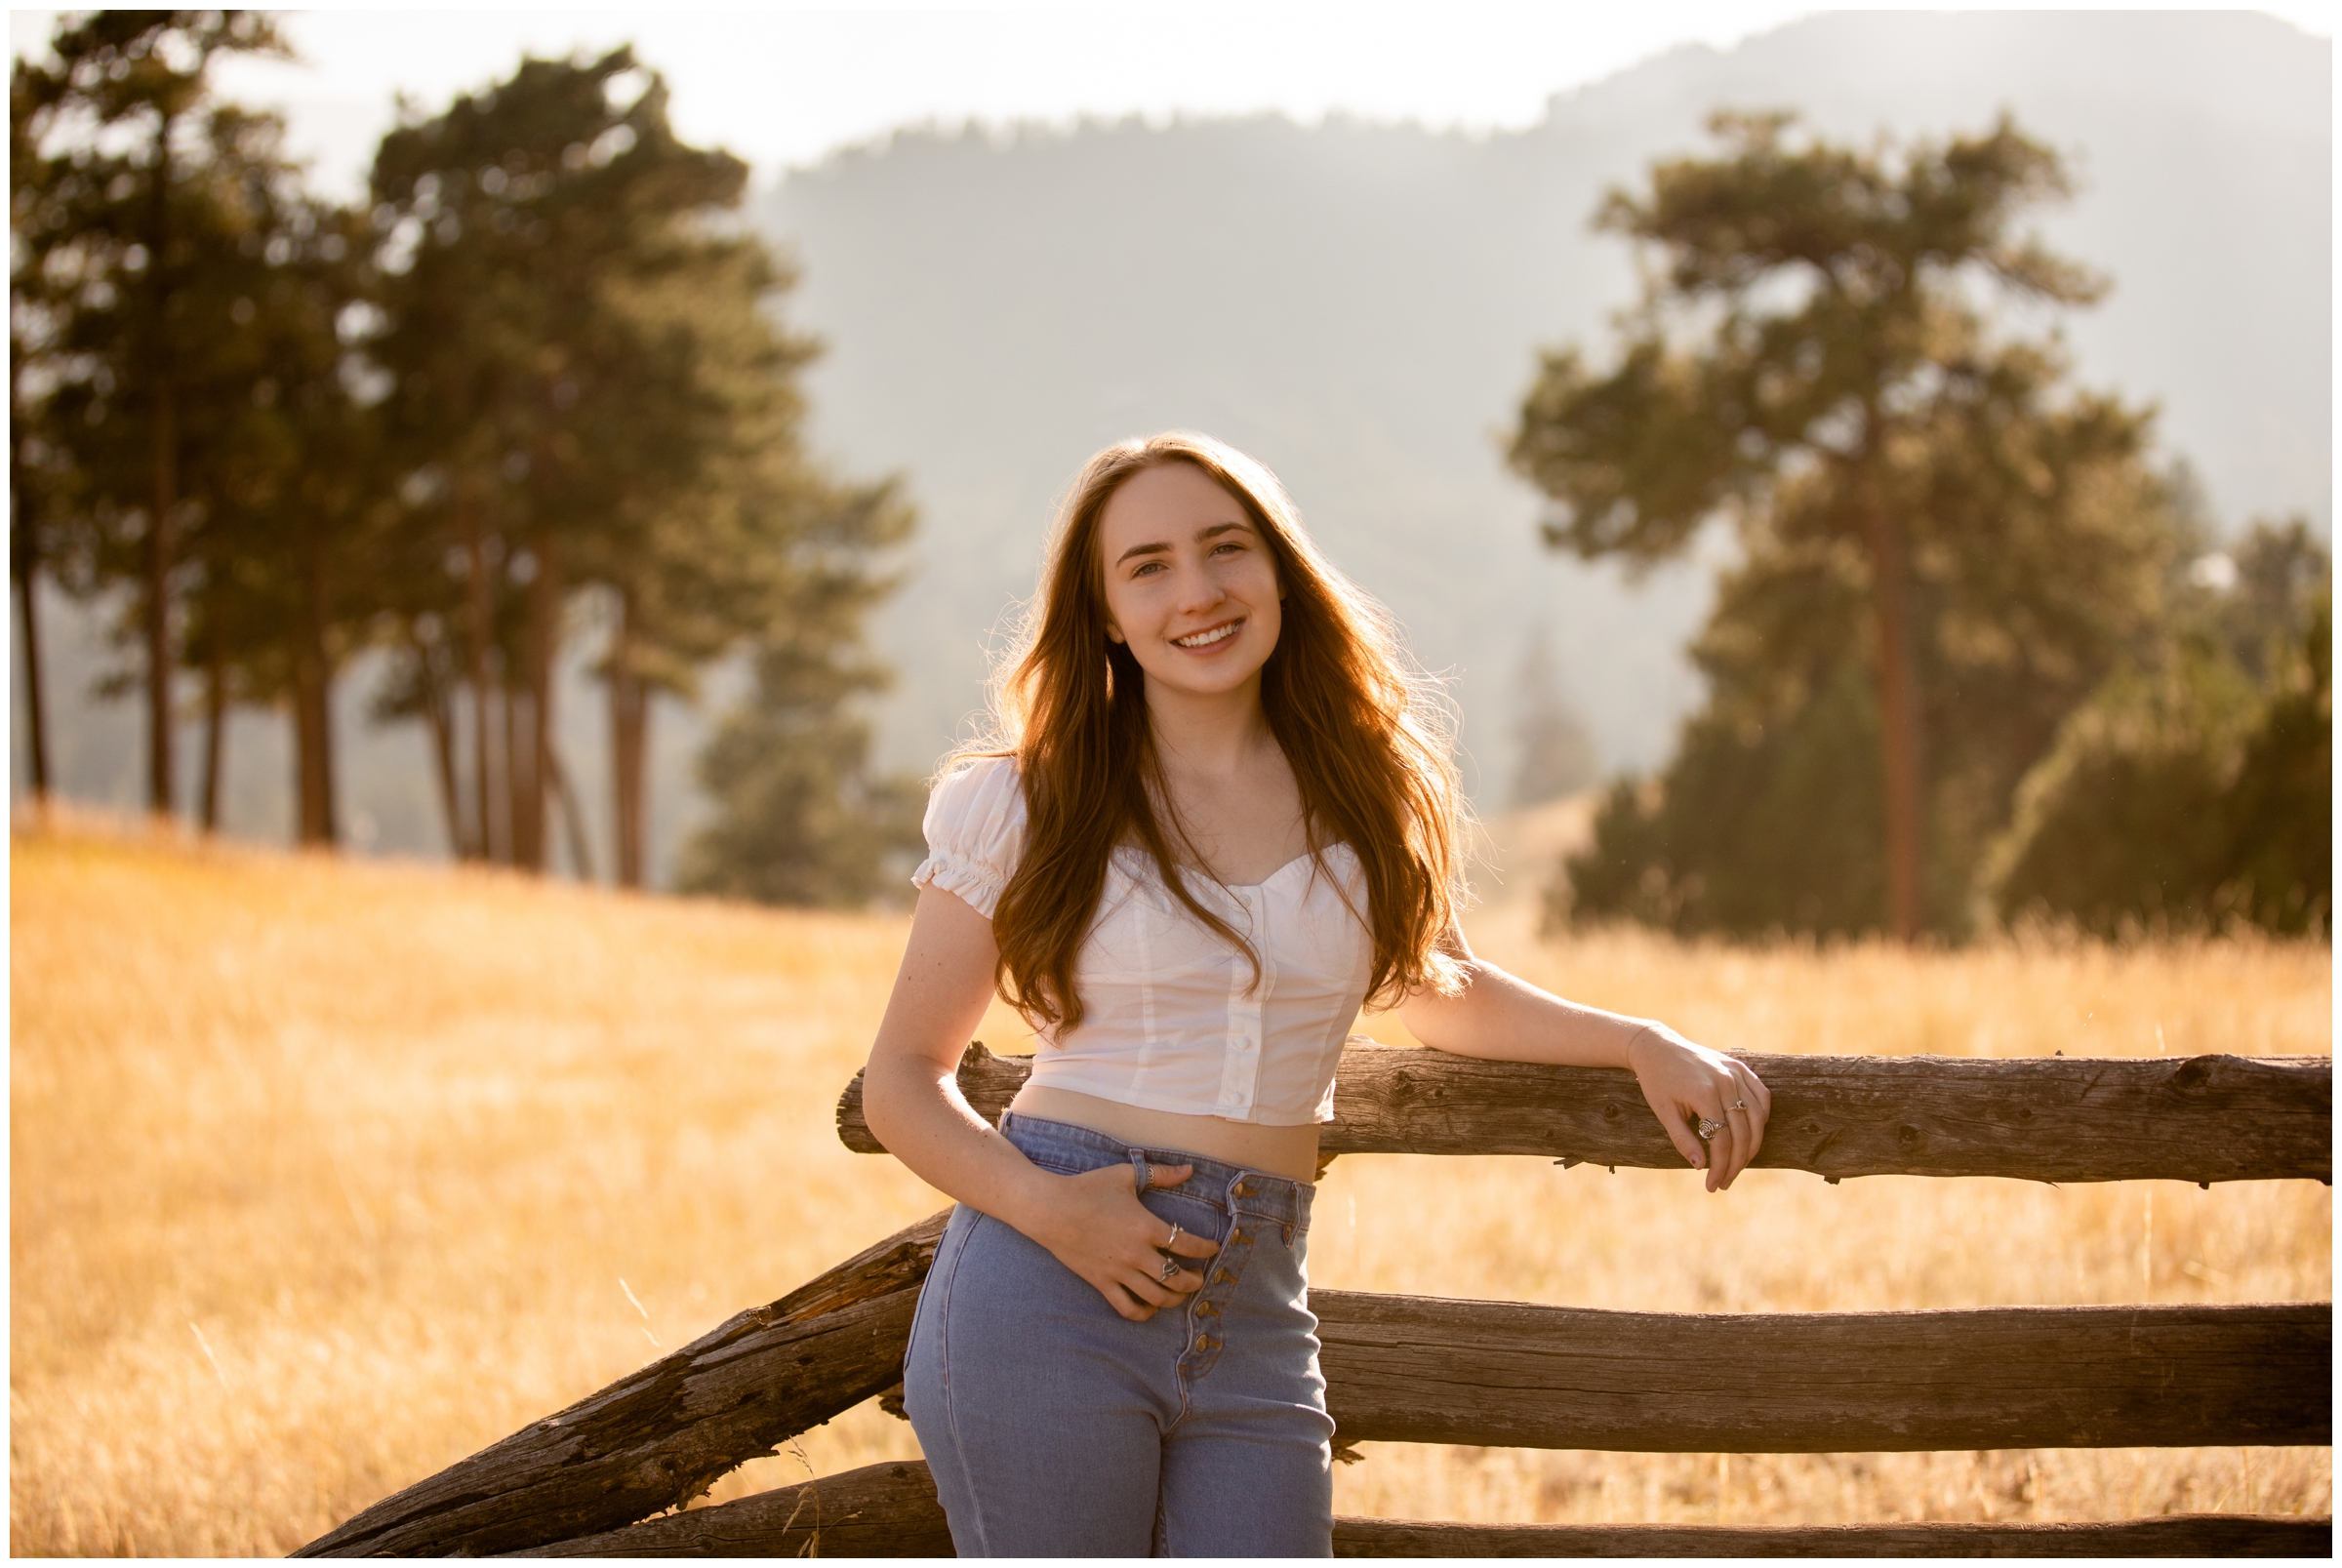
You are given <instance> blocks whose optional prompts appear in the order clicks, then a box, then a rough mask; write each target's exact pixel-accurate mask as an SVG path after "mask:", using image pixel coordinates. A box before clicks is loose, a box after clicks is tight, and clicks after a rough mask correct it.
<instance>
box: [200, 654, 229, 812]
mask: <svg viewBox="0 0 2342 1568" xmlns="http://www.w3.org/2000/svg"><path fill="white" fill-rule="evenodd" d="M226 757H227V666H226V662H225V661H223V660H222V658H221V657H220V654H219V652H218V650H214V651H213V653H212V656H211V658H209V659H207V660H205V661H204V665H203V806H202V811H203V830H204V831H205V832H207V833H216V832H218V831H220V775H221V773H222V770H223V769H224V768H225V766H226Z"/></svg>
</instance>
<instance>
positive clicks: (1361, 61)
mask: <svg viewBox="0 0 2342 1568" xmlns="http://www.w3.org/2000/svg"><path fill="white" fill-rule="evenodd" d="M1816 9H1818V8H1816V7H1813V6H1808V5H1798V4H1795V3H1792V0H1742V3H1739V4H1714V3H1705V4H1703V3H1676V0H1637V3H1635V4H1622V3H1617V0H1612V3H1610V4H1605V5H1586V4H1557V3H1550V0H1549V3H1546V4H1522V3H1519V0H1513V3H1494V0H1418V3H1415V4H1407V5H1390V4H1381V5H1377V4H1370V3H1353V4H1349V5H1342V6H1329V5H1324V4H1299V3H1292V0H1260V3H1255V4H1250V5H1243V6H1230V5H1210V4H1188V5H1165V4H1136V3H1116V0H1092V3H1089V4H1080V5H1073V4H1058V5H1055V6H1040V5H1028V6H1019V7H1005V6H998V5H989V6H983V5H973V4H965V3H960V4H951V3H945V4H930V5H926V6H919V7H909V6H880V5H871V4H845V5H840V4H834V3H833V4H829V5H821V6H814V5H802V4H787V3H784V4H780V5H769V6H766V7H763V8H761V9H759V10H755V11H705V10H677V9H671V8H660V9H648V8H646V9H640V10H632V11H625V10H581V9H578V8H575V7H568V6H543V7H537V8H530V9H514V10H496V11H486V10H478V11H475V10H464V11H456V10H407V11H395V10H387V11H386V10H379V9H377V10H354V9H327V10H318V11H305V12H293V13H287V14H286V15H285V30H286V31H287V33H288V34H289V35H290V36H291V38H292V40H293V42H294V44H295V46H296V47H297V48H298V49H299V51H300V52H301V56H302V61H303V62H302V63H301V64H298V65H281V64H272V63H260V62H245V61H237V62H233V63H232V64H231V65H230V66H229V67H227V68H225V69H223V70H222V73H221V77H220V86H221V88H222V90H223V91H224V92H225V93H226V94H227V95H228V96H230V97H232V98H235V99H236V100H238V101H243V102H246V103H251V104H254V105H256V106H260V105H268V106H274V107H277V108H280V109H281V110H283V111H284V113H285V114H286V117H287V120H288V125H289V139H290V141H291V142H292V147H293V150H294V152H295V153H296V154H297V155H300V156H303V157H307V158H309V159H311V160H312V161H313V168H314V170H315V173H316V175H317V177H318V181H319V183H320V184H321V185H322V186H324V187H326V188H328V189H331V190H333V191H334V192H335V193H337V194H342V195H349V194H354V193H355V192H356V190H357V189H358V188H359V187H360V185H361V183H362V181H363V180H364V171H365V168H366V165H367V164H368V163H369V162H370V161H371V160H372V157H373V152H374V145H375V142H376V141H377V140H378V139H379V138H380V137H381V135H382V133H383V132H384V129H386V128H387V127H388V125H389V124H390V121H391V117H392V107H391V105H392V101H393V100H394V97H395V96H396V95H397V94H399V93H401V92H404V93H407V94H410V95H412V96H414V97H415V98H416V99H417V100H418V101H421V102H422V104H423V105H424V107H425V108H428V109H436V108H437V107H439V106H440V105H442V104H444V103H445V102H446V101H448V99H449V98H450V97H451V96H452V95H453V94H455V93H456V92H458V91H461V90H464V89H467V88H476V87H481V86H485V85H486V84H487V83H489V82H491V81H493V80H494V79H496V78H497V77H499V76H501V75H504V74H506V73H508V72H509V71H510V70H511V68H512V64H513V62H514V61H515V60H518V59H519V57H520V55H521V54H522V52H523V51H528V52H531V53H534V54H537V55H540V56H563V55H568V54H571V53H572V52H575V51H578V50H601V49H606V48H609V47H611V46H613V45H616V44H619V43H625V42H631V43H633V44H634V45H635V46H636V50H637V54H638V58H640V59H641V60H643V61H644V62H645V63H646V64H649V65H651V66H653V67H655V68H656V69H658V70H660V71H662V72H664V73H665V74H666V79H667V83H668V87H669V89H670V92H671V95H672V97H671V112H672V114H673V117H674V121H675V125H676V128H677V129H678V130H679V131H680V132H681V133H682V134H683V136H684V137H685V138H686V139H687V140H690V141H698V142H701V143H703V144H715V145H720V146H724V147H728V148H730V149H731V150H732V151H734V152H736V153H738V154H740V155H741V156H742V157H745V158H747V160H748V161H749V162H750V163H751V164H752V165H753V166H754V167H755V169H756V173H757V178H758V180H759V181H760V182H770V181H774V180H776V179H778V178H779V176H780V174H781V173H782V172H783V171H784V170H786V169H787V168H790V167H795V166H802V165H805V164H809V163H813V162H816V161H818V160H819V159H821V158H822V157H823V156H824V155H825V154H826V153H828V152H829V151H830V150H831V149H833V148H835V147H838V146H841V145H848V144H851V143H854V142H858V141H868V140H869V139H871V138H873V137H876V136H879V135H882V134H883V133H884V132H886V131H888V130H890V129H892V128H893V127H896V126H899V125H904V124H911V123H918V122H922V121H942V122H944V123H947V124H950V123H957V122H960V121H964V120H970V119H974V120H981V121H987V122H991V123H1002V122H1011V121H1018V120H1045V121H1051V122H1057V123H1064V122H1067V121H1070V120H1072V119H1074V118H1076V117H1078V116H1083V115H1097V116H1107V117H1120V116H1123V115H1127V114H1133V113H1136V114H1142V115H1146V116H1148V117H1150V118H1158V119H1159V118H1163V117H1167V116H1169V115H1171V114H1173V113H1186V114H1193V115H1221V114H1239V113H1246V112H1250V111H1256V110H1264V109H1275V110H1281V111H1283V112H1284V113H1285V114H1287V115H1289V116H1291V117H1292V118H1294V119H1296V120H1300V121H1303V122H1304V123H1309V122H1313V121H1315V120H1317V119H1319V118H1321V117H1322V116H1324V115H1325V114H1327V113H1329V112H1344V113H1349V114H1352V115H1355V116H1358V117H1360V118H1366V119H1377V120H1398V119H1412V120H1417V121H1420V122H1422V123H1424V124H1426V125H1430V126H1434V127H1459V128H1463V129H1467V130H1474V131H1485V130H1491V129H1498V128H1516V127H1521V126H1526V125H1530V124H1533V123H1534V122H1535V121H1536V120H1537V119H1538V117H1539V116H1540V115H1541V114H1542V113H1543V111H1544V107H1545V101H1546V99H1547V98H1548V96H1550V95H1552V94H1554V93H1557V92H1562V91H1566V90H1567V89H1570V88H1573V87H1577V86H1581V85H1583V84H1585V83H1588V82H1592V81H1597V80H1599V79H1600V78H1602V77H1605V76H1608V75H1610V74H1612V73H1613V72H1615V71H1619V70H1622V69H1624V68H1626V67H1628V66H1630V65H1633V64H1635V63H1636V62H1638V61H1640V60H1647V59H1649V58H1650V57H1652V56H1653V55H1657V54H1660V53H1662V52H1664V51H1666V50H1668V49H1671V48H1674V47H1675V46H1676V45H1679V44H1685V43H1706V44H1712V45H1715V46H1716V47H1717V48H1730V47H1731V46H1732V45H1733V44H1736V43H1738V42H1739V41H1740V40H1742V39H1744V38H1747V37H1749V36H1752V35H1753V34H1756V33H1760V32H1765V31H1768V30H1770V29H1771V28H1774V27H1777V26H1779V25H1780V24H1781V23H1783V22H1785V21H1789V20H1794V19H1795V18H1797V17H1799V16H1802V15H1805V14H1807V13H1809V12H1811V11H1813V10H1816ZM2253 9H2262V10H2268V11H2271V12H2274V13H2275V14H2277V15H2279V16H2281V17H2283V18H2285V19H2286V20H2289V21H2292V22H2293V23H2295V24H2296V25H2297V26H2300V27H2302V28H2304V29H2305V30H2308V31H2310V32H2314V33H2317V34H2319V35H2320V36H2322V37H2327V38H2330V37H2331V36H2332V35H2333V27H2332V13H2333V11H2334V9H2335V7H2334V4H2333V0H2285V3H2279V4H2275V5H2267V6H2262V7H2256V8H2253ZM55 17H56V13H55V12H47V11H15V12H11V13H10V16H9V34H10V44H11V49H12V52H21V51H24V50H27V49H39V48H41V47H42V46H43V45H44V44H45V43H46V41H47V39H48V37H49V34H50V32H51V30H52V28H53V26H54V20H55Z"/></svg>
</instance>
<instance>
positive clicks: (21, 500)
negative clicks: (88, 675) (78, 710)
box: [9, 462, 49, 808]
mask: <svg viewBox="0 0 2342 1568" xmlns="http://www.w3.org/2000/svg"><path fill="white" fill-rule="evenodd" d="M10 467H11V468H12V469H14V468H16V464H15V463H13V462H12V463H11V464H10ZM11 488H12V489H13V490H14V491H15V493H16V497H17V518H16V524H17V526H16V533H15V534H14V536H13V537H12V538H11V539H10V541H9V544H10V550H9V556H10V559H9V567H10V571H9V576H10V577H11V579H13V580H14V584H15V587H16V590H17V623H18V624H19V626H20V628H21V630H22V636H21V639H20V647H19V649H18V652H19V654H20V657H21V658H22V660H23V663H24V728H25V732H26V735H27V737H28V739H29V740H30V742H31V750H32V758H31V761H32V800H33V804H34V805H35V806H36V807H43V808H45V807H47V806H48V804H49V730H48V726H47V724H46V722H45V721H44V719H43V717H42V713H41V634H40V626H39V623H38V621H37V619H36V618H35V616H34V613H33V588H34V585H35V583H36V581H37V579H38V577H39V569H40V559H41V558H40V546H39V544H38V543H36V542H35V536H34V534H33V526H34V525H33V519H32V508H33V503H32V499H31V497H30V496H28V495H26V494H25V491H24V480H23V475H22V473H21V471H18V472H16V473H14V474H13V475H12V485H11Z"/></svg>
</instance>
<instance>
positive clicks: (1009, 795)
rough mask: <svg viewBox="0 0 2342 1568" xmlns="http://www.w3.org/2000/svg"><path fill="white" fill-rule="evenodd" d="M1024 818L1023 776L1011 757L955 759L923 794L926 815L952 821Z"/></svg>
mask: <svg viewBox="0 0 2342 1568" xmlns="http://www.w3.org/2000/svg"><path fill="white" fill-rule="evenodd" d="M1011 813H1013V815H1014V816H1015V817H1016V819H1017V820H1018V821H1019V822H1022V821H1023V820H1024V816H1025V777H1024V774H1023V772H1022V771H1021V770H1020V769H1019V768H1018V767H1017V759H1016V758H1015V757H1014V756H1008V755H1003V754H1000V753H987V754H985V755H981V756H973V757H959V758H956V759H954V760H953V761H952V762H951V763H950V765H949V766H948V767H946V768H945V769H944V771H943V772H942V773H941V774H939V775H937V776H936V781H935V786H934V787H933V788H932V789H930V790H929V791H928V794H927V816H928V818H929V820H930V821H934V820H936V819H937V818H938V817H939V815H940V816H941V817H945V818H949V819H951V820H954V821H957V820H961V819H969V818H973V819H977V820H980V821H988V822H989V821H990V820H992V819H994V818H997V817H1000V816H1002V815H1003V814H1011Z"/></svg>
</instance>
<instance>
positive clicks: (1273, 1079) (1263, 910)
mask: <svg viewBox="0 0 2342 1568" xmlns="http://www.w3.org/2000/svg"><path fill="white" fill-rule="evenodd" d="M923 831H924V832H925V833H926V836H927V849H928V855H927V859H926V860H924V861H923V862H921V863H920V864H919V868H918V869H917V870H916V871H914V872H912V873H911V878H910V879H911V881H912V882H914V883H916V884H917V885H919V886H920V887H934V888H941V889H943V890H944V891H945V892H947V893H954V894H957V895H958V896H959V897H960V898H961V899H963V900H965V901H966V902H967V903H968V905H970V906H972V907H973V908H975V909H976V910H977V912H979V913H980V914H982V915H983V916H984V917H985V918H986V919H988V920H989V919H990V918H991V917H992V911H993V910H994V909H995V908H997V907H998V906H999V903H1000V894H1001V891H1002V890H1003V889H1005V888H1006V887H1007V886H1008V879H1009V876H1010V875H1011V874H1012V873H1013V872H1014V871H1015V870H1016V868H1017V860H1018V857H1019V856H1020V855H1021V854H1022V853H1023V851H1024V846H1025V790H1024V787H1023V784H1022V781H1021V780H1020V779H1019V777H1018V773H1017V765H1016V763H1015V761H1014V760H1013V759H1011V758H1008V757H980V758H978V759H977V760H976V761H974V762H972V763H970V764H968V765H966V766H965V767H962V768H960V769H958V770H957V771H955V772H953V773H951V774H949V776H947V777H946V778H945V779H943V780H942V781H941V782H940V783H938V784H936V786H935V792H934V793H933V794H932V795H931V796H930V797H929V798H928V802H927V820H926V822H925V824H923ZM1322 860H1323V869H1322V870H1320V869H1319V868H1318V864H1317V863H1316V862H1313V861H1312V860H1311V859H1310V858H1309V857H1308V856H1304V857H1302V858H1301V859H1300V860H1297V861H1292V862H1289V863H1287V864H1285V865H1283V866H1282V867H1280V868H1278V869H1277V870H1275V871H1273V872H1272V873H1271V874H1270V876H1269V879H1268V880H1267V881H1265V882H1259V883H1254V884H1252V885H1250V886H1245V887H1224V886H1222V885H1221V884H1220V883H1217V882H1215V881H1213V880H1212V879H1211V878H1209V877H1208V876H1203V875H1196V876H1193V877H1191V878H1190V880H1189V882H1188V888H1189V891H1190V892H1191V893H1193V894H1194V895H1195V900H1196V902H1197V903H1199V904H1201V905H1204V907H1206V908H1208V909H1210V910H1212V912H1213V913H1215V914H1217V915H1219V916H1220V917H1221V918H1222V919H1224V920H1226V921H1227V922H1228V923H1229V925H1230V926H1232V928H1234V929H1235V930H1236V931H1239V932H1241V933H1243V934H1244V935H1245V936H1246V937H1247V938H1248V939H1249V940H1250V941H1251V943H1252V945H1253V946H1254V947H1255V948H1256V949H1257V950H1258V951H1259V953H1260V955H1261V984H1260V985H1259V987H1258V988H1257V989H1255V988H1254V987H1253V985H1252V965H1251V963H1250V962H1249V961H1248V960H1247V959H1246V958H1245V956H1244V955H1243V954H1242V953H1241V952H1238V951H1237V950H1236V949H1235V948H1234V947H1232V946H1231V945H1229V944H1228V943H1227V942H1226V941H1224V940H1223V939H1222V938H1220V937H1219V936H1218V935H1216V934H1215V933H1214V932H1213V931H1212V930H1211V928H1209V927H1208V926H1206V925H1204V924H1203V923H1202V922H1201V921H1199V920H1197V919H1196V918H1195V917H1194V916H1193V915H1192V914H1190V913H1189V912H1188V910H1187V907H1186V906H1185V905H1182V904H1181V903H1180V902H1179V900H1178V899H1177V898H1176V897H1175V896H1173V894H1172V893H1171V891H1170V890H1169V889H1168V888H1166V887H1164V886H1163V883H1162V878H1161V876H1160V874H1159V873H1158V872H1157V871H1156V869H1155V865H1154V861H1153V858H1152V857H1151V856H1150V855H1148V853H1147V852H1146V851H1145V850H1143V849H1137V848H1134V847H1130V846H1124V847H1121V848H1118V849H1116V850H1114V851H1113V853H1112V856H1111V858H1110V861H1109V862H1108V865H1107V873H1106V887H1105V890H1104V892H1102V893H1101V894H1100V896H1099V899H1098V914H1097V917H1096V918H1095V919H1094V920H1093V921H1092V922H1091V924H1090V931H1089V935H1088V937H1086V938H1085V939H1084V940H1083V942H1082V945H1081V950H1080V951H1079V952H1078V953H1077V954H1076V955H1075V957H1074V963H1073V980H1074V984H1075V985H1076V986H1077V987H1078V988H1079V989H1080V992H1081V999H1082V1004H1083V1006H1084V1009H1085V1011H1086V1016H1085V1017H1084V1018H1083V1020H1082V1022H1081V1024H1080V1025H1079V1026H1078V1027H1076V1028H1071V1029H1065V1030H1058V1031H1044V1033H1043V1035H1042V1039H1041V1045H1042V1049H1041V1051H1040V1054H1039V1055H1038V1056H1037V1057H1035V1058H1034V1060H1033V1065H1032V1077H1031V1080H1030V1081H1031V1082H1033V1083H1037V1084H1045V1085H1047V1086H1048V1087H1050V1088H1053V1089H1070V1090H1074V1091H1076V1092H1078V1093H1080V1094H1085V1095H1095V1096H1097V1097H1098V1098H1099V1099H1101V1100H1111V1101H1115V1102H1117V1103H1119V1104H1121V1105H1126V1106H1145V1107H1146V1108H1148V1109H1150V1110H1170V1111H1180V1112H1184V1113H1186V1114H1188V1115H1194V1116H1223V1117H1226V1118H1227V1119H1229V1120H1231V1121H1248V1122H1259V1123H1262V1124H1264V1125H1267V1126H1272V1127H1293V1126H1301V1125H1305V1124H1307V1123H1310V1122H1320V1121H1331V1120H1333V1117H1334V1068H1335V1067H1336V1066H1337V1065H1339V1064H1340V1062H1341V1060H1342V1045H1343V1041H1344V1040H1345V1039H1346V1038H1347V1037H1348V1035H1349V1032H1350V1025H1351V1023H1352V1021H1353V1019H1355V1018H1356V1017H1357V1014H1358V1008H1359V1006H1360V1005H1361V1004H1362V1003H1363V1002H1364V1001H1365V999H1366V982H1367V980H1368V978H1369V977H1370V975H1371V973H1372V968H1373V960H1374V951H1373V943H1372V940H1371V938H1370V937H1369V935H1368V933H1367V931H1366V928H1365V926H1364V925H1363V924H1362V923H1361V922H1360V921H1359V919H1358V917H1357V916H1356V915H1354V914H1353V913H1352V912H1351V910H1352V908H1353V906H1354V907H1356V908H1357V909H1360V910H1363V909H1364V908H1365V907H1366V877H1365V872H1364V871H1363V869H1362V868H1361V867H1360V866H1359V864H1358V858H1357V856H1356V855H1355V854H1353V852H1352V850H1351V848H1350V846H1349V845H1347V844H1336V845H1334V846H1333V847H1332V848H1330V849H1328V850H1326V851H1325V852H1324V854H1323V857H1322ZM1327 872H1331V873H1332V875H1333V877H1338V878H1340V879H1341V882H1342V887H1341V888H1339V889H1337V888H1336V887H1335V886H1334V885H1333V882H1332V880H1331V879H1329V877H1328V876H1327V874H1326V873H1327ZM1345 892H1347V894H1348V896H1349V902H1348V903H1347V904H1346V903H1345V902H1344V897H1343V895H1344V893H1345Z"/></svg>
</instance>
